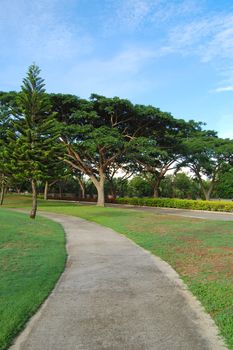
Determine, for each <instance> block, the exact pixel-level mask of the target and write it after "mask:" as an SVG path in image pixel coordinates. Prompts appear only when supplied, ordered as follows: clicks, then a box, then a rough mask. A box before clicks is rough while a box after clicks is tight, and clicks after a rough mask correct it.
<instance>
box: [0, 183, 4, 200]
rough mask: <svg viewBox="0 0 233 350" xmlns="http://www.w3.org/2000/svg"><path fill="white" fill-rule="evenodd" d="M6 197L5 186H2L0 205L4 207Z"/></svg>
mask: <svg viewBox="0 0 233 350" xmlns="http://www.w3.org/2000/svg"><path fill="white" fill-rule="evenodd" d="M4 196H5V185H4V184H2V186H1V194H0V205H3V201H4Z"/></svg>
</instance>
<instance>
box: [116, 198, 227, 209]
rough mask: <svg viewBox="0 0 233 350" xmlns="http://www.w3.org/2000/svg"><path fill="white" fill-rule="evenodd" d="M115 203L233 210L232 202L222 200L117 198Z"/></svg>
mask: <svg viewBox="0 0 233 350" xmlns="http://www.w3.org/2000/svg"><path fill="white" fill-rule="evenodd" d="M116 203H118V204H130V205H141V206H149V207H166V208H179V209H195V210H209V211H224V212H233V203H232V202H223V201H202V200H191V199H177V198H117V199H116Z"/></svg>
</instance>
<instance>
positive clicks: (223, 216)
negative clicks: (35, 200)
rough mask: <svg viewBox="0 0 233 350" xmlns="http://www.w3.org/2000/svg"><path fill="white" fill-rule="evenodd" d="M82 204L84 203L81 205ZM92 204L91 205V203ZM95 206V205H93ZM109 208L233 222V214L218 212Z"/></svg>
mask: <svg viewBox="0 0 233 350" xmlns="http://www.w3.org/2000/svg"><path fill="white" fill-rule="evenodd" d="M80 204H82V203H80ZM89 204H90V203H89ZM91 204H93V203H91ZM107 206H108V207H118V208H124V209H134V210H139V211H150V212H153V213H155V214H159V215H175V216H184V217H186V218H197V219H206V220H220V221H233V213H226V212H225V213H224V212H218V211H204V210H189V209H175V208H158V207H140V206H138V205H125V204H107Z"/></svg>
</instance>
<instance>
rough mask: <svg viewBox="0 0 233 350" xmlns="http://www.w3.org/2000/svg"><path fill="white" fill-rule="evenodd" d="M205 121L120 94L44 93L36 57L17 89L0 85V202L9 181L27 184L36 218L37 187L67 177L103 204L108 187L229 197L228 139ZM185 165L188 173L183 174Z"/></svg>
mask: <svg viewBox="0 0 233 350" xmlns="http://www.w3.org/2000/svg"><path fill="white" fill-rule="evenodd" d="M203 127H204V124H203V123H201V122H195V121H193V120H190V121H188V122H187V121H184V120H183V119H176V118H174V117H173V116H172V115H171V114H170V113H166V112H162V111H161V110H160V109H159V108H156V107H153V106H145V105H137V104H132V103H131V102H130V101H129V100H126V99H120V98H118V97H113V98H107V97H104V96H100V95H97V94H92V95H91V97H90V99H89V100H87V99H81V98H79V97H77V96H74V95H70V94H48V93H46V91H45V85H44V81H43V79H42V78H40V69H39V68H38V67H37V66H36V65H34V64H33V65H32V66H30V67H29V70H28V73H27V76H26V78H25V79H23V84H22V86H21V91H20V92H0V185H1V198H0V200H1V204H2V203H3V199H4V193H5V190H6V188H7V187H8V188H9V187H11V188H13V189H20V188H25V187H26V188H28V184H30V191H31V192H32V198H33V203H32V210H31V214H30V217H31V218H34V217H35V215H36V210H37V195H38V190H39V187H40V186H41V185H42V184H43V191H44V196H45V198H46V197H47V193H48V191H49V190H51V189H52V188H54V186H56V185H59V184H62V183H63V184H64V183H67V182H69V181H70V182H76V183H77V184H78V188H79V193H80V196H81V197H85V195H86V193H87V189H88V186H89V190H90V188H91V187H92V192H94V191H95V192H96V195H97V204H98V205H100V206H103V205H104V203H105V198H106V196H107V195H109V194H111V195H112V196H113V197H114V196H117V195H122V194H123V195H128V196H147V195H148V196H154V197H158V196H161V195H162V196H167V197H170V196H177V197H181V198H182V196H183V197H187V198H195V197H198V196H202V197H203V198H204V199H209V198H210V197H211V195H212V194H213V193H214V191H215V193H218V194H222V195H221V196H220V197H225V196H228V195H229V194H231V193H232V192H231V190H232V165H233V140H230V139H222V138H219V137H218V136H217V133H216V132H215V131H212V130H205V129H203ZM184 167H186V168H189V169H190V174H191V177H192V178H191V177H188V176H186V175H185V174H183V173H181V171H182V169H183V168H184ZM119 173H120V175H121V177H120V178H119ZM171 173H174V174H175V175H168V174H171ZM87 179H89V181H87ZM90 184H91V185H90ZM60 186H61V185H60ZM216 191H217V192H216ZM231 196H232V195H231Z"/></svg>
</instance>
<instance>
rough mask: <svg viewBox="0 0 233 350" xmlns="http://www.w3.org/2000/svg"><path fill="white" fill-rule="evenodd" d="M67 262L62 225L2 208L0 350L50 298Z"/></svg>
mask: <svg viewBox="0 0 233 350" xmlns="http://www.w3.org/2000/svg"><path fill="white" fill-rule="evenodd" d="M65 261H66V251H65V238H64V231H63V229H62V227H61V226H60V225H59V224H57V223H55V222H53V221H50V220H47V219H44V218H41V217H38V218H37V219H36V220H31V219H29V218H28V216H27V215H25V214H21V213H15V212H11V211H8V210H5V209H2V208H1V209H0V349H1V350H3V349H6V348H7V347H8V346H9V345H10V343H11V341H12V339H13V337H14V336H15V335H16V334H17V333H18V332H19V330H21V329H22V327H23V325H24V324H25V322H26V321H27V320H28V319H29V317H30V316H31V315H32V314H34V313H35V311H36V310H37V308H38V307H39V306H40V304H41V303H42V302H43V300H44V299H45V298H46V297H47V295H48V294H49V292H50V291H51V289H52V288H53V287H54V285H55V283H56V281H57V279H58V277H59V276H60V274H61V272H62V271H63V270H64V265H65Z"/></svg>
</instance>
